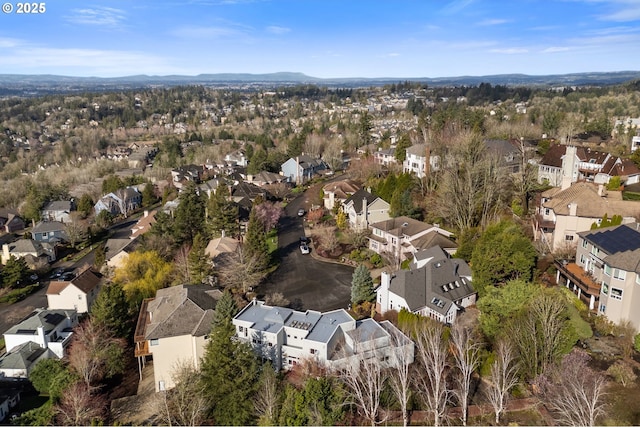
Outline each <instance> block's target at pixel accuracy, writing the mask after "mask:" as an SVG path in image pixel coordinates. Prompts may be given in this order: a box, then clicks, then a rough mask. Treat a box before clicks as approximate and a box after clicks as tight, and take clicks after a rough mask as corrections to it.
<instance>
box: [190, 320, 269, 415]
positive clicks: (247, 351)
mask: <svg viewBox="0 0 640 427" xmlns="http://www.w3.org/2000/svg"><path fill="white" fill-rule="evenodd" d="M234 335H235V328H234V326H233V324H232V323H231V320H230V319H227V320H224V321H223V322H222V323H220V324H217V325H214V327H213V329H212V331H211V334H210V335H209V336H210V339H209V343H208V344H207V348H206V350H205V354H204V357H203V358H202V367H201V373H202V381H203V384H204V386H205V393H206V397H207V398H208V400H209V408H210V409H209V415H210V416H211V417H212V418H213V419H214V421H215V423H216V424H217V425H250V424H252V423H253V422H254V418H255V416H254V408H253V402H252V399H251V398H252V396H253V394H254V392H255V390H256V388H257V383H258V363H257V359H256V356H255V354H254V352H253V350H252V349H251V347H250V345H249V344H247V343H243V342H241V341H238V340H234V339H233V337H234Z"/></svg>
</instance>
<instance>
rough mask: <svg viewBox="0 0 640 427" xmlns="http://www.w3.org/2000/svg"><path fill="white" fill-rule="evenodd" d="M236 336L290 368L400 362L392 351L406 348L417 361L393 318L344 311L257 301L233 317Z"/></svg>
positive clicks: (282, 366) (269, 357)
mask: <svg viewBox="0 0 640 427" xmlns="http://www.w3.org/2000/svg"><path fill="white" fill-rule="evenodd" d="M233 325H234V326H235V328H236V337H237V338H238V339H239V340H241V341H243V342H246V343H249V344H250V345H251V346H252V347H253V348H254V350H256V352H258V353H259V354H260V355H261V356H262V357H264V358H265V359H269V360H271V361H272V362H273V364H274V367H275V368H276V369H277V370H280V369H284V370H289V369H291V368H293V367H294V366H295V365H297V364H298V363H301V362H303V361H305V360H314V361H316V362H318V363H320V364H323V365H324V366H326V367H328V368H331V369H341V368H345V367H346V366H349V365H352V364H356V363H358V361H359V360H362V358H364V359H365V360H366V359H371V358H377V359H378V361H379V362H380V363H381V364H383V365H384V366H395V365H394V364H395V363H397V359H396V358H394V357H390V356H391V355H392V354H393V352H397V351H402V352H406V353H408V354H409V355H410V357H409V360H410V361H413V351H414V344H413V342H412V341H411V340H410V339H409V338H408V337H407V336H406V335H404V334H403V333H402V332H401V331H400V330H399V329H397V328H396V327H395V326H394V325H393V324H392V323H391V322H389V321H384V322H376V321H375V320H373V319H364V320H360V321H356V320H355V319H354V318H353V317H351V316H350V315H349V313H347V311H346V310H344V309H338V310H333V311H328V312H325V313H321V312H319V311H314V310H307V311H305V312H301V311H296V310H292V309H290V308H286V307H277V306H269V305H266V304H265V303H264V302H263V301H258V300H255V299H254V300H253V301H252V302H251V303H250V304H249V305H247V306H246V307H244V308H243V309H242V310H240V312H239V313H238V314H236V316H235V317H234V318H233Z"/></svg>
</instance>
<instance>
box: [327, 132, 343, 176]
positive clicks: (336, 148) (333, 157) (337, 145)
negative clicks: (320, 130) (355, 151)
mask: <svg viewBox="0 0 640 427" xmlns="http://www.w3.org/2000/svg"><path fill="white" fill-rule="evenodd" d="M322 159H323V160H324V161H325V163H326V164H328V165H329V167H330V168H331V170H332V171H336V170H339V169H341V168H342V165H343V163H344V161H343V160H342V140H340V139H338V138H331V139H330V140H329V141H327V143H326V145H325V148H324V152H323V154H322Z"/></svg>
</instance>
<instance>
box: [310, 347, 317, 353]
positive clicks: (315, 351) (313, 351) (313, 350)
mask: <svg viewBox="0 0 640 427" xmlns="http://www.w3.org/2000/svg"><path fill="white" fill-rule="evenodd" d="M309 352H310V353H311V354H316V353H317V352H318V350H316V349H315V348H312V349H310V350H309Z"/></svg>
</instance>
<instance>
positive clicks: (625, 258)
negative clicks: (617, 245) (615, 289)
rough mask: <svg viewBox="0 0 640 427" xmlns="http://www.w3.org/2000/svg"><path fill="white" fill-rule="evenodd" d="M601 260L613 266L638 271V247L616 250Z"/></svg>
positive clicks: (639, 252) (639, 256) (639, 251)
mask: <svg viewBox="0 0 640 427" xmlns="http://www.w3.org/2000/svg"><path fill="white" fill-rule="evenodd" d="M603 261H604V262H605V263H607V264H608V265H610V266H611V267H613V268H619V269H621V270H624V271H634V272H636V273H640V249H635V250H633V251H624V252H618V253H615V254H613V255H609V256H607V257H605V258H604V260H603Z"/></svg>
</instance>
